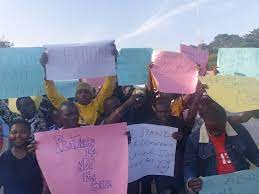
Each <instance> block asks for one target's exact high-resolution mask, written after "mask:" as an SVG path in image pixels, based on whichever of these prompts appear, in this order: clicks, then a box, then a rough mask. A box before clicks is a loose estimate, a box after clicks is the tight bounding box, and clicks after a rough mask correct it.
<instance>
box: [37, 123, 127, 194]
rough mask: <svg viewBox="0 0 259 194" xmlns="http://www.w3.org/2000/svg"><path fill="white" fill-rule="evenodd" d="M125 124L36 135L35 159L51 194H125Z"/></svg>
mask: <svg viewBox="0 0 259 194" xmlns="http://www.w3.org/2000/svg"><path fill="white" fill-rule="evenodd" d="M126 130H127V124H126V123H117V124H112V125H103V126H90V127H82V128H74V129H64V130H59V131H50V132H40V133H36V134H35V139H36V141H37V150H36V155H37V159H38V162H39V165H40V167H41V170H42V172H43V174H44V177H45V179H46V181H47V184H48V186H49V188H50V191H51V193H52V194H82V193H87V194H126V193H127V184H128V143H127V136H126V135H125V132H126Z"/></svg>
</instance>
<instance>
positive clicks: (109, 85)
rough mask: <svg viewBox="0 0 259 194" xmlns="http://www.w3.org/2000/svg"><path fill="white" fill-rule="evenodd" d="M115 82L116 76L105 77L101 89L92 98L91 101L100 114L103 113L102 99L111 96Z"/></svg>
mask: <svg viewBox="0 0 259 194" xmlns="http://www.w3.org/2000/svg"><path fill="white" fill-rule="evenodd" d="M115 82H116V77H115V76H110V77H107V78H106V79H105V82H104V84H103V87H102V89H101V90H100V92H99V93H98V95H97V96H96V98H95V99H94V101H93V103H94V106H95V108H96V111H97V112H99V113H100V114H102V113H103V103H104V101H105V100H106V99H107V98H109V97H111V96H112V94H113V90H114V88H115Z"/></svg>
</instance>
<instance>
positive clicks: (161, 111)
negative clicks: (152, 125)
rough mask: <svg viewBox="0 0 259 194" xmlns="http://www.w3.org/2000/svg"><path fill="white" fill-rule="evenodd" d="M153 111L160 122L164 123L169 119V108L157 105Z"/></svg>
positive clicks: (165, 105) (164, 105)
mask: <svg viewBox="0 0 259 194" xmlns="http://www.w3.org/2000/svg"><path fill="white" fill-rule="evenodd" d="M155 111H156V117H157V119H158V120H160V121H162V122H166V121H168V119H169V118H170V106H169V105H167V104H162V103H160V104H157V105H156V107H155Z"/></svg>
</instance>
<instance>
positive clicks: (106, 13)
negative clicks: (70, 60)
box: [0, 0, 259, 51]
mask: <svg viewBox="0 0 259 194" xmlns="http://www.w3.org/2000/svg"><path fill="white" fill-rule="evenodd" d="M258 10H259V0H0V37H2V36H4V37H5V39H7V40H9V41H11V42H13V43H14V44H15V46H22V47H29V46H42V45H45V44H59V43H60V44H64V43H85V42H90V41H97V40H108V39H114V40H116V45H117V47H118V48H122V47H123V48H134V47H141V48H144V47H152V48H155V49H163V50H174V51H177V50H179V44H181V43H185V44H199V43H203V42H204V43H209V42H211V41H212V40H213V38H214V37H215V36H216V35H217V34H222V33H228V34H239V35H244V34H246V33H248V32H249V31H251V30H253V29H254V28H259V19H258V18H259V12H258Z"/></svg>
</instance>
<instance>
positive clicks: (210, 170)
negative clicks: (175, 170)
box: [184, 102, 259, 192]
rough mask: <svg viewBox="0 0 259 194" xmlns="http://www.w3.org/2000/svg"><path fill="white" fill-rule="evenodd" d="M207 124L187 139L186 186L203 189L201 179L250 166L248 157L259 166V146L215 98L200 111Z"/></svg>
mask: <svg viewBox="0 0 259 194" xmlns="http://www.w3.org/2000/svg"><path fill="white" fill-rule="evenodd" d="M201 116H202V118H203V119H204V122H205V124H203V126H202V127H201V129H200V130H197V131H195V132H193V133H192V134H191V135H190V136H189V139H188V141H187V144H186V149H185V159H184V174H185V181H186V182H187V188H188V189H189V190H190V191H193V192H199V191H201V190H202V179H201V178H198V177H206V176H212V175H221V174H228V173H233V172H236V171H240V170H246V169H249V168H250V164H249V162H248V160H249V161H250V162H251V163H253V164H254V165H256V166H259V158H258V150H257V146H256V144H255V143H254V141H253V139H252V137H251V136H250V134H249V133H248V131H247V130H246V129H245V128H244V127H243V126H242V125H240V124H233V123H229V122H228V121H227V115H226V112H225V110H224V109H223V108H222V107H221V106H220V105H218V104H217V103H215V102H212V103H210V104H208V105H207V109H206V110H205V111H204V112H203V113H202V114H201Z"/></svg>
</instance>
